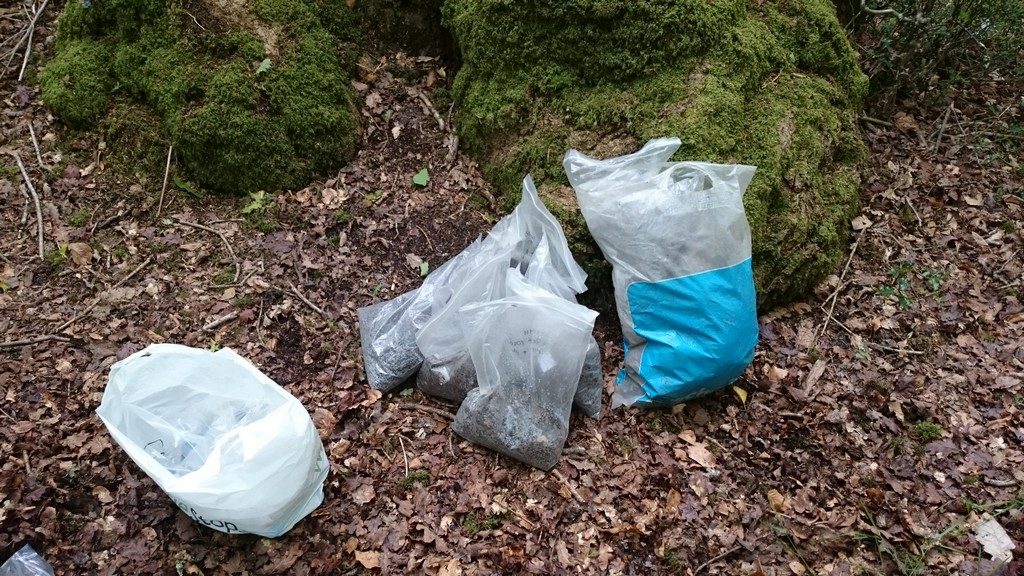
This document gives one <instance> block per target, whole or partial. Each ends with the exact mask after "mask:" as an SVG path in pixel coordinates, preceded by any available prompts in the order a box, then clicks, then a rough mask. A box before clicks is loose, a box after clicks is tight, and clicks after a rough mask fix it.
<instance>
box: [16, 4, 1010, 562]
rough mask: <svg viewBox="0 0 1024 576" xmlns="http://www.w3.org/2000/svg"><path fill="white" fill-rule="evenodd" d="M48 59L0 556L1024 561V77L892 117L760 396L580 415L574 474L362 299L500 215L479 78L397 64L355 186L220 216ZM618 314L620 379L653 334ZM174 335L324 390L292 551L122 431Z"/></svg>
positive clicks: (285, 196) (741, 386)
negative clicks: (420, 384) (212, 521)
mask: <svg viewBox="0 0 1024 576" xmlns="http://www.w3.org/2000/svg"><path fill="white" fill-rule="evenodd" d="M44 20H45V19H44ZM15 21H16V18H4V19H0V37H7V35H8V34H9V33H11V34H13V32H14V28H13V27H14V26H15ZM51 30H52V22H42V23H41V24H40V27H39V29H38V30H37V38H40V39H42V38H44V37H45V36H48V35H49V32H50V31H51ZM47 42H48V41H43V40H40V41H38V42H37V43H38V44H39V46H37V47H36V52H37V54H45V51H46V50H47ZM39 62H40V60H39V59H34V60H33V61H32V62H30V65H29V74H28V75H27V78H28V80H25V81H23V82H20V83H19V82H18V81H17V80H16V77H17V72H18V71H17V70H14V71H13V72H12V71H10V70H9V71H7V73H5V74H4V75H3V76H2V78H0V98H2V108H3V114H2V117H0V245H2V246H3V250H2V252H0V342H2V343H0V398H3V400H2V402H0V422H3V425H0V455H2V459H0V559H3V558H6V557H7V556H8V555H9V554H11V553H13V552H14V551H15V550H16V549H17V548H19V547H20V546H21V545H22V544H24V543H31V544H32V545H33V547H35V548H36V549H37V550H38V551H40V552H41V553H42V554H43V556H44V557H45V559H46V560H47V561H49V562H50V563H51V564H52V565H53V566H54V568H55V569H56V572H57V573H58V574H93V573H98V574H179V575H182V574H193V575H194V574H207V575H213V574H358V573H363V572H368V573H369V572H376V571H378V570H379V571H380V572H382V573H398V572H424V573H428V574H443V575H455V574H520V573H537V574H555V573H566V574H574V573H585V574H590V573H602V574H603V573H612V574H652V573H654V574H658V573H664V574H742V575H750V576H753V575H777V576H781V575H789V574H795V575H798V576H799V575H802V574H813V575H822V576H824V575H836V576H838V575H847V574H880V575H881V574H953V573H958V574H973V575H979V576H980V575H995V574H1005V575H1010V574H1020V573H1024V561H1022V560H1021V558H1022V557H1024V549H1022V548H1020V544H1021V542H1022V541H1024V540H1022V538H1021V536H1022V535H1024V488H1022V487H1024V414H1022V411H1024V385H1022V382H1024V305H1022V297H1021V295H1022V290H1024V287H1022V285H1021V280H1022V272H1024V270H1022V266H1024V265H1022V262H1024V259H1022V253H1021V248H1022V242H1021V237H1022V230H1021V228H1020V226H1021V223H1022V220H1024V219H1022V215H1024V189H1022V181H1024V166H1022V162H1024V159H1022V155H1021V152H1022V141H1021V126H1022V125H1024V101H1022V100H1021V98H1020V94H1022V93H1024V91H1022V90H1021V88H1022V87H1021V86H1020V85H1016V86H1015V85H1013V84H1011V83H1008V82H992V83H991V84H988V85H984V86H980V87H975V88H973V89H972V90H971V91H970V92H967V91H964V92H958V93H955V94H954V95H953V96H952V97H951V99H950V100H948V106H947V107H942V108H940V109H922V108H918V107H916V106H914V105H907V106H904V107H903V109H902V110H901V111H900V112H899V113H897V114H896V115H895V116H893V117H891V118H884V119H866V120H865V121H864V123H863V125H864V128H865V137H866V140H867V142H868V143H869V146H870V149H871V155H870V159H869V161H868V163H867V166H866V168H865V179H864V185H863V208H862V211H861V213H860V215H859V216H858V217H857V218H855V219H854V220H853V222H852V223H851V225H852V228H853V230H854V231H853V232H852V233H851V237H850V250H849V254H850V257H849V260H848V261H847V262H844V263H843V264H844V265H843V266H842V267H841V268H840V269H838V270H836V273H835V275H833V276H832V277H830V278H829V279H827V280H826V281H825V282H824V283H823V284H822V285H821V286H820V287H819V289H818V290H817V293H816V294H815V295H813V296H811V297H809V298H808V299H807V300H806V301H804V302H801V303H797V304H794V305H791V306H789V307H786V308H783V309H778V310H774V311H770V312H768V313H766V314H764V315H763V316H762V318H761V343H760V346H759V348H758V352H757V356H756V359H755V361H754V363H753V365H752V366H751V367H750V369H749V370H748V371H747V373H746V374H745V375H744V376H743V378H742V379H741V380H740V381H739V382H737V385H736V388H735V389H726V390H723V391H721V392H719V393H717V394H713V395H711V396H709V397H707V398H704V399H702V400H699V401H693V402H689V403H686V404H685V405H681V406H677V407H676V408H674V409H664V410H638V409H617V410H610V409H608V407H607V405H606V407H605V409H604V410H603V412H602V414H601V418H600V419H599V420H591V419H587V418H584V417H582V416H581V415H577V414H574V415H573V418H572V422H571V432H570V435H569V440H568V443H567V448H566V451H565V453H564V454H563V456H562V458H561V460H560V461H559V463H558V465H557V466H556V467H555V469H554V470H553V471H552V472H550V473H544V472H540V471H538V470H535V469H532V468H530V467H528V466H526V465H523V464H520V463H517V462H515V461H512V460H510V459H508V458H505V457H502V456H498V455H496V454H495V453H493V452H491V451H489V450H487V449H484V448H481V447H478V446H475V445H473V444H470V443H469V442H467V441H465V440H462V439H460V438H459V437H457V436H454V435H453V434H452V432H451V427H450V420H451V413H452V412H453V411H454V410H455V408H454V407H452V406H449V405H445V404H442V403H438V402H435V401H434V400H431V399H429V398H427V397H425V396H423V395H422V394H420V393H419V392H418V391H415V390H411V389H406V390H403V391H400V392H397V393H393V394H385V395H383V396H382V395H381V394H380V393H378V392H376V391H373V390H370V389H369V388H368V386H367V385H366V382H365V378H364V376H363V374H362V367H361V359H360V354H359V350H360V349H359V339H358V325H357V322H356V310H357V308H358V307H360V306H365V305H368V304H371V303H374V302H378V301H380V300H383V299H386V298H391V297H394V296H396V295H398V294H401V293H403V292H405V291H407V290H409V289H411V288H414V287H416V286H417V285H418V284H419V282H420V281H421V279H422V278H421V274H420V273H421V263H422V262H426V263H427V266H428V267H436V266H437V265H440V264H441V263H443V262H445V261H446V260H448V259H449V258H451V257H452V256H453V255H455V254H457V253H458V252H459V251H461V250H462V249H463V248H464V247H465V246H466V245H467V244H469V243H470V242H471V241H472V240H473V239H474V238H475V237H476V236H477V235H478V234H481V233H484V232H486V230H488V229H489V228H490V226H491V224H492V223H493V222H494V221H496V219H497V218H499V217H500V216H501V214H499V213H498V212H497V207H496V206H495V203H494V202H493V201H492V199H491V192H490V191H489V188H488V185H487V183H486V182H484V181H483V179H482V177H481V176H480V172H479V170H478V169H477V167H476V165H475V164H474V163H473V161H472V160H471V159H470V158H469V157H467V156H465V155H463V154H462V153H461V152H458V151H456V152H454V153H451V152H450V151H451V150H453V146H452V144H453V135H452V132H451V127H450V118H449V112H448V110H447V109H445V108H443V107H442V108H441V109H440V110H439V111H438V110H431V107H430V106H429V105H428V104H427V102H428V101H429V100H430V99H429V96H430V95H431V94H433V93H434V92H433V91H434V90H435V89H436V88H437V87H438V86H442V85H444V84H445V83H446V82H448V80H449V79H450V78H451V75H452V74H453V71H452V70H451V69H446V68H445V67H444V64H443V63H442V62H440V61H439V60H437V59H432V58H415V57H409V56H406V55H403V54H401V53H391V54H386V55H383V56H374V57H365V58H363V59H362V60H361V66H360V78H359V83H358V85H357V90H358V94H359V97H360V98H362V99H363V101H364V102H363V107H362V109H363V120H364V122H363V126H364V142H363V146H362V149H361V152H360V153H359V155H358V156H357V157H356V158H355V159H354V160H353V161H352V162H351V163H350V164H349V165H348V166H347V167H346V168H344V169H343V170H341V171H340V172H339V173H338V174H336V175H334V176H333V177H331V178H329V179H326V180H322V181H318V182H315V183H313V184H311V185H310V186H309V187H307V188H305V189H303V190H298V191H283V192H278V193H274V194H266V195H253V196H250V197H246V198H219V197H211V196H204V195H202V194H196V193H193V192H191V191H190V186H188V184H187V183H185V182H183V181H181V180H180V179H179V180H178V182H179V183H178V184H175V183H174V181H175V176H177V173H176V171H175V163H174V158H173V154H172V155H171V157H172V160H171V167H170V174H169V175H170V177H171V178H170V180H171V183H170V184H169V185H168V187H167V190H166V192H165V193H164V200H163V203H162V206H161V205H160V202H159V194H160V188H161V184H162V182H163V180H164V174H162V173H159V174H149V175H147V177H146V178H144V179H141V180H140V179H133V177H128V176H125V175H124V174H118V173H115V171H114V170H111V169H110V168H109V167H108V166H107V164H106V157H107V155H108V154H109V150H108V149H107V146H108V143H106V142H104V140H103V135H102V134H97V133H85V134H83V133H71V132H68V131H65V130H64V129H63V128H61V127H60V125H59V124H58V123H57V122H56V121H55V120H54V119H53V118H52V117H51V116H49V115H48V113H47V111H46V109H45V108H44V106H43V104H42V102H41V101H40V98H39V92H38V83H37V81H36V80H35V78H36V77H37V74H35V73H34V71H33V68H38V66H39ZM17 64H20V62H18V63H15V68H17V67H18V66H17ZM421 94H422V95H424V96H427V97H428V98H426V99H424V98H422V97H421ZM435 112H437V114H436V115H435ZM30 127H31V128H32V131H33V132H34V134H35V137H36V138H35V140H36V144H33V137H32V135H31V134H30V131H29V128H30ZM15 154H16V155H17V156H18V157H19V158H20V160H21V161H22V163H23V165H24V168H25V170H26V172H27V175H28V179H29V180H30V181H31V182H32V184H33V185H34V188H35V191H36V192H37V193H38V195H39V197H40V201H41V204H40V211H41V214H42V222H43V240H44V246H43V257H42V258H40V255H39V248H38V242H37V226H36V221H37V218H36V210H35V206H34V203H32V202H30V201H29V200H28V197H27V195H26V194H25V193H23V191H25V186H24V184H25V182H24V179H23V177H22V173H21V168H20V167H19V166H18V164H17V162H16V161H15V160H14V155H15ZM424 168H426V169H427V170H428V171H429V174H430V180H429V183H428V184H427V185H426V186H423V187H421V186H416V185H414V184H413V183H412V177H413V175H414V174H416V173H417V172H419V171H420V170H421V169H424ZM501 192H502V193H512V192H514V191H501ZM494 194H498V191H495V192H494ZM600 312H601V318H600V319H599V323H598V329H597V333H598V334H597V336H598V339H599V342H601V343H602V345H603V355H604V368H605V377H606V388H607V389H608V390H609V391H610V389H611V385H612V382H613V379H614V373H615V371H616V369H617V366H618V363H619V362H620V361H621V356H622V350H621V344H620V337H621V334H620V332H619V328H618V326H617V324H616V320H615V314H614V311H613V310H601V311H600ZM155 342H178V343H183V344H188V345H191V346H197V347H203V348H211V349H215V348H220V347H230V348H232V349H234V350H235V351H237V352H238V353H239V354H241V355H243V356H245V357H247V358H248V359H250V360H251V361H252V362H253V363H254V364H255V365H256V366H258V367H259V368H260V369H261V370H263V371H264V372H265V373H266V374H267V375H268V376H270V377H271V378H273V379H274V380H275V381H277V382H278V383H280V384H281V385H282V386H284V387H285V388H286V389H287V390H288V391H290V392H291V393H292V394H294V395H295V396H296V397H297V398H298V399H299V400H300V401H301V402H302V403H303V404H304V405H305V406H306V407H307V408H308V409H309V411H310V413H311V414H312V416H313V419H314V422H315V424H316V426H317V428H318V430H319V432H320V434H321V437H322V439H323V442H324V445H325V448H326V450H327V453H328V457H329V458H330V460H331V472H330V475H329V476H328V478H327V483H326V486H325V499H324V502H323V504H322V505H321V506H320V507H319V508H318V509H316V510H315V511H314V512H313V513H312V514H311V515H310V516H309V517H307V518H306V519H304V520H302V521H301V522H299V524H298V525H297V526H296V527H295V528H294V529H293V530H291V531H290V532H288V533H287V534H285V535H284V536H282V537H280V538H277V539H265V538H259V537H255V536H232V535H226V534H222V533H219V532H215V531H213V530H210V529H208V528H205V527H202V526H200V525H199V524H197V523H196V522H193V521H192V520H191V519H190V518H189V517H188V516H186V515H185V514H184V513H182V512H181V511H180V510H179V509H178V508H177V507H176V506H175V505H174V504H173V503H172V502H171V501H170V500H169V499H168V498H167V497H166V496H165V495H164V494H163V493H162V492H160V490H159V489H158V488H157V487H156V486H155V484H154V483H153V482H152V481H151V480H150V479H149V478H148V477H147V476H146V475H145V474H143V473H142V472H141V471H140V469H139V468H138V467H137V466H136V465H135V464H133V463H132V462H131V461H130V460H129V459H128V457H127V456H126V455H125V453H124V452H123V451H122V450H121V449H120V448H119V447H118V446H117V445H116V444H115V443H114V442H113V440H112V438H111V437H110V435H109V434H108V432H107V431H106V430H105V428H104V426H103V425H102V423H101V422H100V420H99V419H98V417H97V416H96V415H95V412H94V411H95V409H96V408H97V406H98V405H99V401H100V398H101V396H102V393H103V389H104V386H105V384H106V377H107V373H108V370H109V368H110V366H111V365H112V364H113V363H114V362H116V361H117V360H119V359H121V358H124V357H126V356H127V355H129V354H131V353H133V352H135V351H137V350H140V349H142V348H144V347H145V346H147V345H148V344H151V343H155ZM606 400H607V395H606ZM989 518H994V519H995V520H996V521H997V522H998V523H999V524H1000V525H1001V526H1002V527H1003V528H1004V529H1005V530H1006V531H1007V532H1008V533H1009V534H1011V535H1013V536H1014V537H1015V539H1016V542H1017V544H1018V550H1017V559H1016V560H1014V561H1013V562H1011V563H1010V564H1009V565H1001V564H998V563H996V562H993V561H992V560H991V558H990V556H989V555H988V554H986V553H985V552H984V551H983V550H982V548H981V546H980V545H979V544H978V542H977V540H976V538H975V536H974V533H973V529H974V527H975V526H976V525H978V524H979V523H980V522H982V521H985V520H988V519H989Z"/></svg>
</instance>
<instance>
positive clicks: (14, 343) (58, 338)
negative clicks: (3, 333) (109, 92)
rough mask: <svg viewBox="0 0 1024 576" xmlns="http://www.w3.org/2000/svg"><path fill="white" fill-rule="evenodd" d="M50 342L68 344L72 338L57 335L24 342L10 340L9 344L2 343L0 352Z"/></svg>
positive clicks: (34, 338)
mask: <svg viewBox="0 0 1024 576" xmlns="http://www.w3.org/2000/svg"><path fill="white" fill-rule="evenodd" d="M50 340H56V341H58V342H68V341H69V340H70V338H65V337H64V336H58V335H56V334H44V335H42V336H33V337H32V338H25V339H23V340H10V341H8V342H0V350H2V349H5V348H20V347H21V346H31V345H33V344H39V343H40V342H49V341H50Z"/></svg>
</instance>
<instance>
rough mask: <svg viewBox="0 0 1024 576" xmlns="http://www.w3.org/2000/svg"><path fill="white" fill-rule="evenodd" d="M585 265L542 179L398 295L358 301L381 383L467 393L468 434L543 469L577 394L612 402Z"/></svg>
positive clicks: (368, 355) (585, 403) (370, 367)
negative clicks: (580, 298)
mask: <svg viewBox="0 0 1024 576" xmlns="http://www.w3.org/2000/svg"><path fill="white" fill-rule="evenodd" d="M585 290H586V274H585V273H584V272H583V270H582V269H581V268H580V266H579V265H578V264H577V263H576V261H575V260H573V258H572V254H571V253H570V251H569V246H568V242H567V241H566V238H565V233H564V232H563V231H562V228H561V226H560V225H559V224H558V222H557V221H556V220H555V218H554V216H552V215H551V213H550V212H548V210H547V209H546V208H545V207H544V205H543V203H542V202H541V200H540V197H539V196H538V195H537V190H536V188H535V187H534V185H533V180H532V179H531V178H530V177H529V176H527V177H526V179H524V180H523V198H522V201H521V202H520V203H519V205H518V206H517V207H516V209H515V210H514V211H513V212H512V213H511V214H509V215H508V216H506V217H505V218H503V219H502V220H501V221H499V222H498V223H497V224H496V225H495V226H494V228H493V229H492V230H491V231H490V232H489V233H488V234H487V236H486V237H484V238H481V239H479V240H477V241H476V242H474V243H473V244H471V245H470V246H469V247H467V248H466V249H465V250H463V251H462V252H461V253H460V254H458V255H457V256H455V257H454V258H452V259H451V260H449V261H448V262H446V263H445V264H444V265H442V266H440V267H439V268H437V269H436V270H435V271H434V272H433V273H431V274H430V275H428V276H427V278H426V279H425V280H424V281H423V284H422V285H421V286H420V287H419V288H417V289H416V290H413V291H411V292H408V293H406V294H403V295H401V296H399V297H397V298H394V299H392V300H388V301H386V302H381V303H378V304H375V305H373V306H368V307H365V308H361V309H360V310H359V325H360V333H361V338H362V344H363V363H364V367H365V370H366V376H367V380H368V381H369V383H370V385H371V386H372V387H373V388H376V389H377V390H381V391H389V390H393V389H394V388H397V387H398V386H400V385H401V384H403V383H404V382H406V381H407V380H409V379H410V378H412V377H415V379H416V386H417V388H419V389H420V390H422V391H423V392H424V393H426V394H430V395H432V396H436V397H439V398H443V399H446V400H449V401H452V402H456V403H460V404H461V405H460V407H459V411H458V413H457V414H456V418H455V422H454V424H453V427H454V429H455V431H456V432H457V433H459V434H460V435H461V436H463V437H465V438H467V439H469V440H472V441H474V442H477V443H479V444H482V445H484V446H488V447H490V448H493V449H495V450H498V451H499V452H502V453H504V454H507V455H509V456H512V457H514V458H517V459H519V460H521V461H523V462H526V463H527V464H530V465H533V466H536V467H538V468H542V469H545V470H546V469H550V468H551V467H552V466H554V464H555V461H557V459H558V456H559V455H560V454H561V451H562V448H563V446H564V444H565V440H566V437H567V435H568V425H569V416H570V411H571V408H572V405H573V404H574V403H575V405H576V406H577V407H579V408H580V409H581V410H582V411H583V412H584V413H586V414H587V415H589V416H591V417H595V418H596V417H597V416H598V414H599V413H600V410H601V392H602V370H601V364H600V352H599V350H598V347H597V342H596V341H595V340H594V337H593V335H592V332H593V327H594V320H595V318H596V317H597V314H596V312H593V311H591V310H589V309H588V308H586V307H584V306H581V305H580V304H577V303H576V295H577V294H580V293H582V292H583V291H585Z"/></svg>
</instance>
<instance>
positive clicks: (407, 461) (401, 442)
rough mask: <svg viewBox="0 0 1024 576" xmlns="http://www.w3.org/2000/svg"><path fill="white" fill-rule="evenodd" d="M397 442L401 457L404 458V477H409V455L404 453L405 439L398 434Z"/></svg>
mask: <svg viewBox="0 0 1024 576" xmlns="http://www.w3.org/2000/svg"><path fill="white" fill-rule="evenodd" d="M398 443H399V444H400V445H401V446H402V458H403V459H405V477H406V478H408V477H409V455H408V454H406V453H405V440H403V439H402V435H401V434H399V435H398Z"/></svg>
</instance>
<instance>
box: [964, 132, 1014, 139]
mask: <svg viewBox="0 0 1024 576" xmlns="http://www.w3.org/2000/svg"><path fill="white" fill-rule="evenodd" d="M976 134H980V135H981V136H988V137H989V138H1007V139H1009V140H1024V135H1020V134H1007V133H1006V132H977V133H976Z"/></svg>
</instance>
